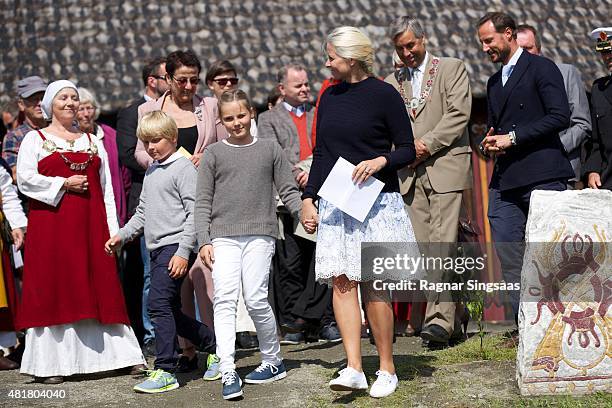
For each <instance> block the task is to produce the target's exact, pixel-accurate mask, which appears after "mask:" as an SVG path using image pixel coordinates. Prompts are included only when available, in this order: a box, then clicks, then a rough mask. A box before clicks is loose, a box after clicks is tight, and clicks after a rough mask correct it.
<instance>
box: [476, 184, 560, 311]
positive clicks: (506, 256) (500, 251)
mask: <svg viewBox="0 0 612 408" xmlns="http://www.w3.org/2000/svg"><path fill="white" fill-rule="evenodd" d="M565 189H566V182H565V180H563V181H560V180H554V181H546V182H542V183H537V184H532V185H529V186H525V187H519V188H515V189H512V190H505V191H500V190H499V189H497V188H491V189H489V213H488V216H489V222H490V224H491V233H492V235H493V241H495V250H496V252H497V256H498V258H499V261H500V264H501V267H502V274H503V276H504V280H505V281H506V282H509V283H520V281H521V269H522V267H523V255H524V252H525V227H526V225H527V214H528V213H529V200H530V198H531V193H532V192H533V191H534V190H553V191H564V190H565ZM509 298H510V303H511V305H512V311H513V313H514V317H515V320H516V318H517V316H518V310H519V301H520V292H519V291H510V292H509Z"/></svg>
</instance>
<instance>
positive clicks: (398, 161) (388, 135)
mask: <svg viewBox="0 0 612 408" xmlns="http://www.w3.org/2000/svg"><path fill="white" fill-rule="evenodd" d="M316 137H317V139H316V147H315V151H314V156H313V162H312V168H311V169H310V175H309V177H308V184H307V185H306V189H305V190H304V194H303V195H302V199H305V198H312V199H316V196H317V193H318V191H319V189H320V188H321V186H322V185H323V182H324V181H325V179H326V178H327V175H328V174H329V172H330V171H331V169H332V167H334V164H336V161H337V160H338V158H339V157H341V156H342V157H343V158H345V159H346V160H348V161H349V162H351V163H352V164H354V165H357V164H358V163H359V162H361V161H363V160H371V159H375V158H377V157H379V156H384V157H385V158H386V159H387V166H386V167H384V168H383V169H381V170H380V171H379V172H378V173H376V174H374V175H373V176H374V177H376V178H377V179H379V180H380V181H382V182H383V183H385V186H384V188H383V190H382V191H383V192H399V181H398V178H397V170H398V169H400V168H402V167H405V166H407V165H408V164H410V163H412V162H413V161H414V159H415V157H416V152H415V150H414V139H413V136H412V128H411V125H410V118H409V117H408V113H407V112H406V106H405V105H404V101H403V100H402V97H401V96H400V94H399V93H398V92H397V90H396V89H395V88H394V87H393V86H392V85H390V84H388V83H386V82H383V81H381V80H379V79H376V78H374V77H369V78H367V79H364V80H363V81H360V82H357V83H353V84H349V83H347V82H342V83H340V84H338V85H334V86H331V87H329V88H328V89H327V90H326V91H325V92H324V93H323V95H322V96H321V101H320V102H319V109H318V112H317V136H316ZM392 146H394V150H393V151H392V150H391V149H392Z"/></svg>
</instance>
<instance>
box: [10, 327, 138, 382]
mask: <svg viewBox="0 0 612 408" xmlns="http://www.w3.org/2000/svg"><path fill="white" fill-rule="evenodd" d="M137 364H146V362H145V359H144V357H143V356H142V351H141V350H140V346H139V345H138V340H136V336H135V335H134V332H133V331H132V328H131V327H129V326H126V325H125V324H108V325H102V324H100V323H98V322H97V321H96V320H91V319H88V320H81V321H78V322H75V323H72V324H61V325H56V326H49V327H34V328H31V329H28V330H27V331H26V347H25V351H24V353H23V359H22V361H21V371H20V372H21V374H29V375H33V376H36V377H53V376H69V375H73V374H89V373H96V372H101V371H109V370H115V369H117V368H123V367H130V366H134V365H137Z"/></svg>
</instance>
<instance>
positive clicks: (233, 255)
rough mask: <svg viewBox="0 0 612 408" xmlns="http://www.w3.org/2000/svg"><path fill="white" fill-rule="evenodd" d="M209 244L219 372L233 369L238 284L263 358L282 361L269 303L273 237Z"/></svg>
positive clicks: (270, 361) (219, 239) (248, 236)
mask: <svg viewBox="0 0 612 408" xmlns="http://www.w3.org/2000/svg"><path fill="white" fill-rule="evenodd" d="M212 245H213V249H214V257H215V263H214V264H213V270H212V277H213V282H214V286H215V296H214V311H215V336H216V340H217V355H218V356H219V359H220V364H219V365H220V371H221V373H226V372H228V371H230V370H235V369H236V364H235V363H234V354H235V342H236V307H237V303H238V296H239V294H240V287H241V286H242V294H243V296H244V302H245V304H246V308H247V311H248V312H249V315H250V316H251V319H253V323H254V324H255V329H256V330H257V339H258V340H259V350H260V351H261V354H262V361H265V362H268V363H270V364H274V365H278V364H279V363H280V362H281V361H282V360H281V358H280V344H279V342H278V337H277V335H276V319H275V318H274V313H273V312H272V307H271V306H270V304H269V303H268V278H269V276H270V262H271V261H272V255H274V238H272V237H269V236H265V235H246V236H239V237H227V238H215V239H213V241H212Z"/></svg>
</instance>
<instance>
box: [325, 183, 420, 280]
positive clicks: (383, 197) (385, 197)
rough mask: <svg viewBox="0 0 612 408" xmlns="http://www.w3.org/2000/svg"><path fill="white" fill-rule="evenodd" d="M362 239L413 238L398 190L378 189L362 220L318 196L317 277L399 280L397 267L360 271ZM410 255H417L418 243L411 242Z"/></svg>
mask: <svg viewBox="0 0 612 408" xmlns="http://www.w3.org/2000/svg"><path fill="white" fill-rule="evenodd" d="M362 242H416V238H415V236H414V230H413V229H412V224H411V223H410V219H409V218H408V215H407V214H406V210H405V209H404V200H403V199H402V196H401V195H400V194H399V193H380V195H379V196H378V198H377V199H376V201H375V202H374V205H373V206H372V208H371V209H370V212H369V213H368V215H367V217H366V218H365V220H364V221H363V223H361V222H359V221H357V220H356V219H355V218H353V217H351V216H350V215H347V214H345V213H344V212H342V211H341V210H339V209H338V208H336V207H335V206H334V205H333V204H331V203H329V202H327V201H325V200H324V199H322V198H320V199H319V227H318V233H317V250H316V267H315V275H316V278H317V281H319V282H321V283H327V284H328V285H331V283H332V282H331V281H332V278H333V277H335V276H340V275H346V276H347V278H349V279H350V280H354V281H358V282H367V281H371V280H375V279H377V280H403V279H406V276H408V277H410V275H409V274H408V275H405V274H402V273H399V274H398V272H397V271H390V272H388V273H386V272H383V273H382V274H374V272H373V271H372V270H371V269H370V270H366V271H364V272H363V273H362V271H361V243H362ZM410 248H412V249H410V250H411V251H412V252H414V253H411V254H410V255H411V256H416V257H418V256H419V253H418V247H417V246H416V245H411V246H410Z"/></svg>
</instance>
